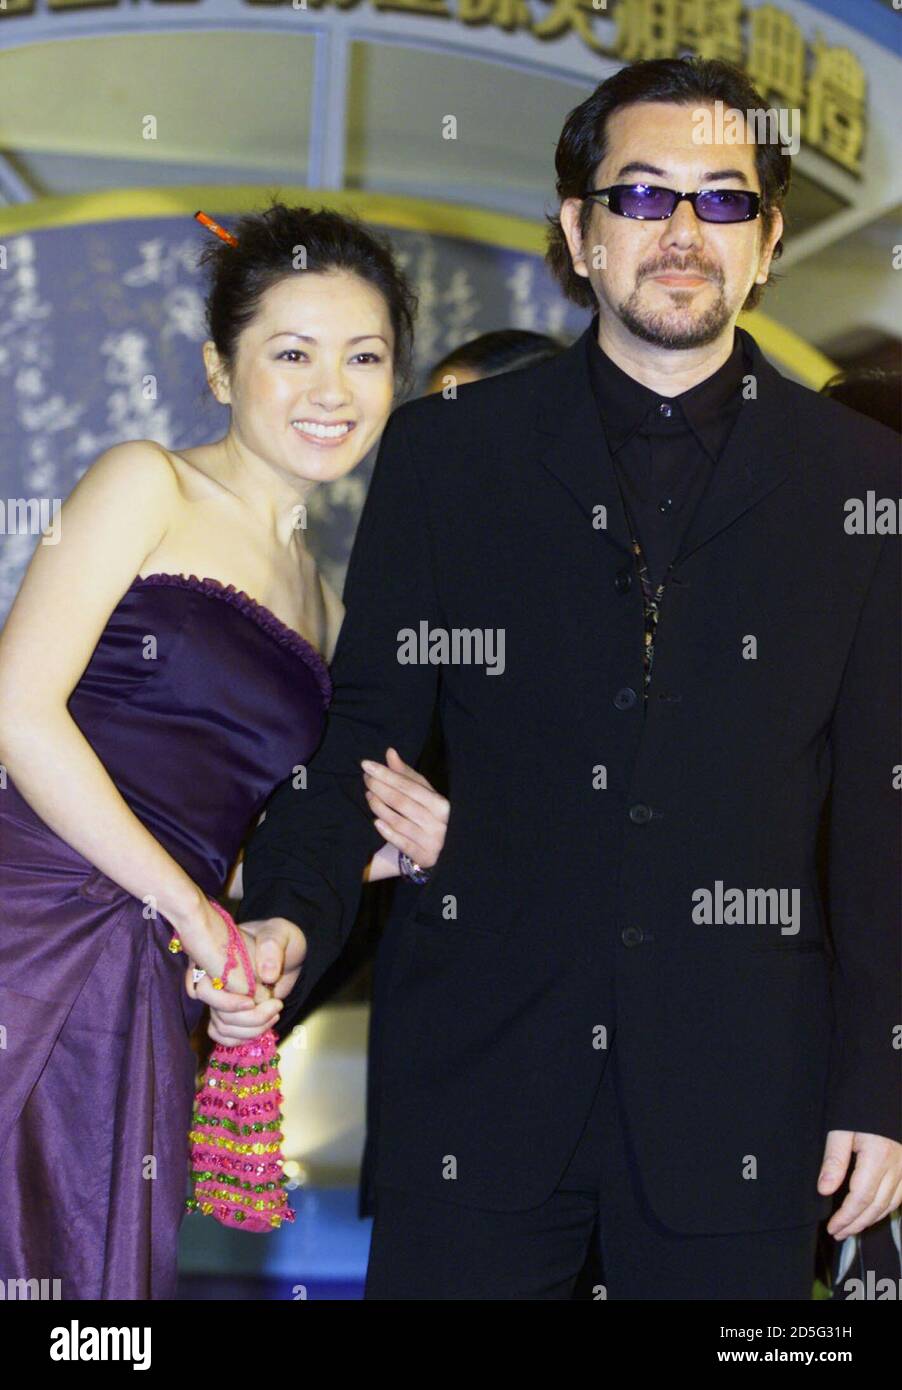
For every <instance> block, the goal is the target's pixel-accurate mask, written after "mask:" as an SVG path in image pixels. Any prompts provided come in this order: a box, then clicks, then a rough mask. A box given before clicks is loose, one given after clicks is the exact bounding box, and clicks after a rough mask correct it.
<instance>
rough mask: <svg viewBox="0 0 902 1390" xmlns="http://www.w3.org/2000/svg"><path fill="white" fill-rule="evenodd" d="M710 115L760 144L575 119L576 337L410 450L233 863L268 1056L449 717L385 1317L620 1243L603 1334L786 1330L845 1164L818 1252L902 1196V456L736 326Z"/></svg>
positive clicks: (686, 99) (403, 938) (462, 396)
mask: <svg viewBox="0 0 902 1390" xmlns="http://www.w3.org/2000/svg"><path fill="white" fill-rule="evenodd" d="M719 102H722V103H723V104H724V106H725V107H726V108H727V109H728V114H729V113H731V112H733V111H737V110H738V111H740V112H743V113H746V112H752V111H754V110H755V109H760V108H762V106H763V103H762V102H761V100H760V97H759V96H758V94H757V93H756V92H755V90H754V88H752V87H751V86H750V84H749V83H748V81H747V79H746V78H745V76H744V75H743V74H742V73H741V72H739V71H738V70H736V69H733V68H730V67H728V66H726V65H724V64H719V63H710V62H698V61H695V62H690V61H688V60H661V61H655V62H650V63H640V64H635V65H632V66H630V67H627V68H625V69H622V70H621V71H619V72H618V73H616V74H615V75H614V76H613V77H612V78H610V79H609V80H608V81H606V82H604V83H602V84H601V86H600V87H599V88H598V89H597V90H596V91H595V92H594V93H593V94H592V95H591V96H590V97H589V98H588V99H587V100H586V101H585V102H583V103H582V105H581V106H579V107H577V108H576V109H575V110H574V111H573V112H571V113H570V115H569V117H568V119H567V122H566V125H565V127H564V131H563V133H562V136H561V140H560V143H559V146H558V151H557V171H558V182H557V189H558V194H559V197H560V200H561V206H560V212H559V216H558V217H555V218H552V219H550V221H551V232H550V241H549V253H548V261H549V265H550V266H551V269H552V270H553V272H554V273H555V274H556V275H557V276H558V278H559V280H560V282H561V284H562V287H563V289H564V291H565V292H566V293H567V294H568V295H569V296H570V297H571V298H572V299H575V300H576V301H577V302H579V303H581V304H584V305H585V306H586V307H588V308H594V309H595V311H596V312H595V317H594V318H593V319H592V322H591V324H590V326H589V328H587V329H586V331H585V332H584V333H583V335H582V336H581V337H580V338H579V339H578V341H577V342H576V343H575V344H574V345H573V346H572V347H571V348H569V349H568V350H566V351H565V352H563V353H562V354H560V355H559V356H558V357H557V358H555V359H553V360H551V361H549V362H545V363H542V364H540V365H538V366H535V367H532V368H529V369H528V370H526V371H523V372H517V373H513V374H511V375H507V376H501V377H496V378H493V379H490V380H487V381H482V382H477V383H474V384H472V385H469V386H467V387H465V388H463V389H462V390H461V391H460V392H459V393H458V395H457V397H456V399H444V398H443V397H441V396H430V397H427V398H424V399H421V400H417V401H412V402H408V403H407V404H405V405H403V406H402V407H401V408H400V409H399V410H398V411H396V412H395V414H394V415H393V416H392V418H391V419H390V421H389V423H388V426H387V428H386V430H385V434H384V436H383V440H382V445H381V448H380V453H379V458H378V461H377V464H376V468H375V471H374V474H373V479H372V483H371V486H370V491H369V495H368V497H367V501H366V504H365V507H364V510H363V514H362V518H361V522H360V526H359V530H358V534H357V538H356V542H355V546H354V551H353V554H352V557H351V561H350V565H349V569H348V575H347V581H346V588H345V600H346V606H347V613H346V617H345V621H344V626H343V628H342V631H341V635H340V638H339V642H338V647H337V650H336V653H335V658H334V663H333V678H334V682H335V697H334V702H333V705H332V709H331V713H330V721H329V727H328V731H327V734H326V737H325V739H324V741H323V744H322V746H321V748H320V750H319V751H318V753H317V754H316V757H315V759H314V760H313V762H312V765H311V767H310V769H309V777H308V785H307V788H306V789H305V790H303V791H296V790H293V789H292V788H291V786H290V784H288V783H286V784H285V786H284V787H283V788H280V789H279V790H278V791H277V792H276V793H275V795H274V796H273V798H272V799H271V801H270V803H269V808H268V814H267V816H266V819H265V821H264V822H263V824H262V825H261V826H260V827H259V828H258V829H257V831H256V833H255V835H254V837H253V839H252V841H251V843H250V846H249V849H248V852H247V857H246V865H245V895H244V899H243V903H242V917H243V919H245V920H250V919H261V918H266V919H274V921H273V939H274V940H275V939H278V940H280V941H282V942H284V943H285V944H286V945H287V948H288V951H289V955H288V956H287V958H286V961H287V963H288V964H290V965H291V966H292V969H291V970H289V971H287V972H286V974H285V975H284V977H283V979H282V980H281V981H280V992H281V993H283V994H284V993H286V992H287V991H288V989H289V986H290V993H288V995H287V999H286V1007H285V1009H284V1013H283V1017H282V1020H281V1022H280V1026H279V1031H280V1033H282V1034H284V1033H285V1032H287V1031H288V1029H289V1028H290V1026H291V1020H292V1017H293V1016H294V1013H295V1012H296V1011H297V1008H298V1007H299V1006H300V1005H301V1004H302V1002H303V1000H304V999H305V997H306V996H307V994H308V993H309V991H310V989H311V988H312V987H313V985H314V984H315V983H316V981H317V979H318V978H319V977H320V976H321V974H322V972H323V970H324V969H325V968H326V967H327V966H328V965H329V963H330V962H331V961H332V960H334V959H335V957H336V955H337V954H338V953H339V951H340V950H341V948H342V943H343V940H344V938H345V935H346V933H347V931H348V929H349V927H350V924H351V923H352V921H353V918H354V913H355V910H356V907H357V904H358V900H359V895H360V880H361V870H362V867H363V865H364V864H365V863H366V861H367V860H368V858H369V857H370V856H371V854H372V853H373V851H374V849H375V848H376V847H377V846H378V844H379V842H380V837H379V835H378V832H377V831H376V830H375V829H374V827H373V824H372V816H371V812H370V809H369V807H368V804H367V800H366V797H365V793H364V784H363V779H362V777H361V767H360V764H361V760H365V759H376V760H381V759H382V758H383V756H384V753H385V749H386V748H387V746H388V745H389V744H393V745H394V746H395V747H397V749H398V751H399V752H400V753H401V755H402V757H403V758H404V759H405V760H406V761H407V762H409V763H411V764H415V763H416V761H417V758H418V756H419V753H420V750H421V748H422V745H423V742H424V740H425V737H426V734H427V731H428V729H429V726H430V721H431V718H432V714H433V709H434V708H435V707H436V702H437V708H438V712H439V717H440V720H441V726H442V731H443V736H444V743H445V750H446V757H447V766H448V777H449V788H448V795H449V797H450V802H451V813H450V819H449V823H448V831H447V838H446V841H445V845H444V848H443V850H442V854H441V856H440V858H439V860H438V862H437V864H436V865H435V867H434V869H433V871H432V875H431V878H430V880H429V882H428V883H427V884H426V885H425V886H424V887H423V888H422V889H421V895H420V896H419V898H418V899H417V900H416V902H415V905H413V906H412V907H411V911H410V912H409V914H408V915H407V916H406V917H405V918H403V919H402V920H394V921H393V922H392V924H391V933H390V935H391V940H390V941H387V942H386V943H385V947H384V949H385V950H386V951H387V957H386V959H387V960H389V962H390V968H389V969H388V970H386V971H385V972H383V979H382V986H381V994H380V997H379V999H378V1000H377V1007H378V1008H379V1009H380V1011H381V1032H382V1049H381V1095H380V1115H379V1147H378V1157H377V1169H376V1182H377V1203H376V1217H375V1223H374V1230H373V1242H372V1249H371V1255H370V1266H369V1271H368V1281H367V1295H366V1296H367V1297H368V1298H377V1299H390V1298H402V1299H403V1298H421V1299H422V1298H439V1299H458V1298H470V1299H509V1298H513V1299H521V1298H522V1299H532V1298H540V1299H545V1298H550V1299H563V1298H567V1297H569V1296H570V1293H571V1290H572V1288H573V1284H574V1281H575V1279H576V1275H577V1272H578V1270H579V1268H580V1266H581V1265H582V1262H583V1258H584V1256H585V1253H586V1248H587V1244H588V1242H589V1240H590V1236H591V1232H592V1229H593V1227H594V1226H595V1225H596V1223H597V1226H598V1230H599V1235H600V1254H601V1261H602V1266H603V1280H604V1286H605V1287H604V1289H603V1290H599V1295H602V1294H603V1295H606V1296H607V1297H610V1298H615V1299H630V1298H632V1299H661V1298H667V1299H671V1298H672V1299H687V1298H688V1299H753V1298H772V1299H794V1298H801V1299H804V1298H808V1297H810V1293H811V1281H812V1269H813V1253H814V1244H815V1235H816V1229H817V1223H818V1220H819V1218H820V1217H821V1216H822V1215H826V1214H827V1212H828V1211H829V1209H830V1205H831V1194H832V1193H833V1192H835V1191H836V1190H837V1188H838V1187H839V1186H840V1184H841V1183H842V1181H843V1177H844V1175H845V1173H846V1171H847V1169H848V1168H849V1167H850V1165H851V1167H852V1181H851V1187H850V1192H849V1195H848V1196H847V1198H846V1199H845V1201H844V1202H843V1204H842V1207H841V1209H840V1210H839V1211H838V1212H837V1213H835V1214H834V1217H833V1220H832V1222H831V1227H830V1229H831V1232H832V1234H834V1235H836V1236H844V1235H846V1234H849V1233H853V1232H855V1231H857V1230H861V1229H864V1228H865V1227H866V1226H868V1225H870V1224H872V1223H873V1222H875V1221H877V1220H879V1219H880V1218H881V1217H882V1216H884V1215H885V1214H886V1212H887V1211H889V1210H890V1209H891V1208H892V1207H893V1206H894V1205H896V1204H898V1202H899V1200H900V1197H902V1127H900V1080H899V1056H900V1053H899V1050H898V1033H899V1028H900V1020H902V1000H900V988H902V985H900V922H902V912H900V906H902V904H900V882H902V879H900V838H902V836H900V828H902V821H900V801H902V796H900V787H899V783H900V763H902V754H900V748H899V740H900V728H902V712H900V691H902V652H900V643H899V633H900V627H902V622H900V600H902V558H900V542H899V526H898V520H899V514H898V508H899V506H900V503H899V492H900V488H899V470H898V447H897V442H896V439H895V436H893V435H892V434H891V433H890V432H889V431H888V430H885V429H883V428H882V427H881V426H879V425H876V424H874V423H872V422H870V421H868V420H865V419H863V418H861V417H859V416H857V415H855V414H853V413H852V412H851V411H849V410H847V409H845V408H844V407H842V406H840V405H838V404H836V403H834V402H832V401H829V400H825V399H823V398H821V397H819V396H817V395H816V394H815V393H813V392H812V391H809V390H807V389H805V388H803V387H801V386H799V385H797V384H795V383H793V382H792V381H790V380H788V379H786V378H784V377H783V376H782V375H781V374H780V373H779V372H778V371H776V369H775V368H774V367H773V366H772V365H771V364H770V363H769V362H768V361H767V360H766V359H765V357H764V356H763V354H762V353H761V350H760V348H759V347H758V344H757V343H756V342H755V340H754V338H752V337H751V335H750V334H748V333H747V332H744V331H742V330H738V329H737V328H736V319H737V316H738V314H739V312H740V310H741V309H742V308H743V307H753V306H754V304H755V303H756V302H757V300H758V298H759V297H760V294H761V291H762V287H763V285H764V284H765V283H766V282H767V280H768V275H769V269H770V265H771V261H772V259H773V258H774V256H775V255H777V254H779V246H780V237H781V234H782V229H783V219H782V215H781V212H780V208H781V205H782V203H783V200H784V197H785V194H786V191H787V188H788V185H789V176H790V161H789V156H788V154H786V153H784V151H783V149H782V148H781V147H780V145H779V144H768V143H766V142H760V143H741V144H740V143H735V142H734V141H733V140H730V139H727V140H726V141H725V140H724V135H723V129H720V131H719V132H718V127H717V124H716V120H715V119H714V118H715V117H716V114H717V112H718V109H722V108H718V106H717V103H719ZM700 118H705V119H706V120H707V124H705V122H704V121H703V120H701V119H700ZM708 118H710V119H708ZM748 120H749V125H748V127H747V129H748V130H749V131H750V132H751V129H752V127H751V120H752V117H751V115H750V116H749V117H748ZM668 190H671V191H668ZM828 786H829V787H832V810H831V825H830V879H829V902H828V903H827V904H825V903H824V902H823V901H822V897H821V894H820V892H819V889H818V884H817V874H816V868H815V844H816V838H817V830H818V822H819V816H820V812H821V808H822V806H823V803H824V798H825V794H826V792H827V789H828ZM828 927H829V934H828ZM301 940H302V941H303V946H304V947H305V949H306V956H305V958H304V962H303V966H302V967H301V969H300V974H298V971H297V968H296V967H297V962H298V960H299V957H300V949H299V945H298V943H299V942H300V941H301Z"/></svg>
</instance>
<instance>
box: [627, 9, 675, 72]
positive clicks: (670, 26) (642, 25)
mask: <svg viewBox="0 0 902 1390" xmlns="http://www.w3.org/2000/svg"><path fill="white" fill-rule="evenodd" d="M615 18H616V20H617V56H618V58H623V59H624V61H625V62H627V63H633V62H636V61H637V59H640V58H671V57H673V56H674V55H675V53H676V51H677V48H678V40H679V18H680V15H679V0H621V3H620V5H619V6H618V9H617V13H616V15H615Z"/></svg>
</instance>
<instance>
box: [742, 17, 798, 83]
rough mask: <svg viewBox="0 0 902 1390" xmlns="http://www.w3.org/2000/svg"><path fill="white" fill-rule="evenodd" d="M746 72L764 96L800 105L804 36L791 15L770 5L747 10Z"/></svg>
mask: <svg viewBox="0 0 902 1390" xmlns="http://www.w3.org/2000/svg"><path fill="white" fill-rule="evenodd" d="M746 66H747V70H748V75H749V77H750V78H751V79H752V81H753V82H754V84H755V86H756V87H757V88H758V90H759V92H760V93H761V95H762V97H764V98H765V99H767V98H769V97H770V96H772V95H773V96H776V97H777V99H778V101H780V102H781V103H782V104H783V105H785V106H794V107H801V106H802V103H803V101H804V98H805V39H804V37H803V35H802V31H801V29H800V28H799V26H798V24H796V22H795V20H794V19H793V18H792V16H791V15H788V14H783V12H782V11H781V10H778V9H776V7H775V6H774V5H761V6H760V7H759V8H758V9H757V10H752V12H751V49H750V52H749V60H748V63H747V65H746Z"/></svg>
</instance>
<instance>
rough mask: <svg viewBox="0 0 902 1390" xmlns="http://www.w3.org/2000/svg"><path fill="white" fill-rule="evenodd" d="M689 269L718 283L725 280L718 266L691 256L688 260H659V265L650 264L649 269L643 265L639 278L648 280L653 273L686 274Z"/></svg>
mask: <svg viewBox="0 0 902 1390" xmlns="http://www.w3.org/2000/svg"><path fill="white" fill-rule="evenodd" d="M687 271H695V273H696V274H697V275H704V276H707V278H708V279H709V280H713V281H714V282H715V283H716V284H721V283H722V282H723V272H722V271H721V270H720V269H719V268H718V267H717V266H707V265H703V264H702V262H701V261H699V260H696V259H695V258H690V259H689V260H687V261H675V260H669V261H659V262H658V264H657V265H653V266H649V267H648V268H647V269H646V268H645V267H644V266H642V267H640V269H639V277H638V278H639V279H640V280H646V279H648V277H649V276H651V275H667V274H668V273H670V272H675V273H677V274H679V273H681V272H682V273H683V274H685V273H686V272H687Z"/></svg>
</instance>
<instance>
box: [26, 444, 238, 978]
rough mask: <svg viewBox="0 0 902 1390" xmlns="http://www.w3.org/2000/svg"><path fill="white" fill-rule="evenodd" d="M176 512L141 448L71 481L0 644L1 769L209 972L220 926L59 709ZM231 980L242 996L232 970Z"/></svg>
mask: <svg viewBox="0 0 902 1390" xmlns="http://www.w3.org/2000/svg"><path fill="white" fill-rule="evenodd" d="M177 502H178V479H177V477H176V474H175V472H174V470H173V468H172V465H171V463H170V462H169V460H168V459H167V458H166V456H165V454H164V453H163V452H162V451H161V450H160V449H157V448H156V447H155V446H153V445H151V444H149V443H146V442H144V441H140V440H137V441H131V442H129V443H126V444H119V445H116V446H115V447H114V448H112V449H109V450H107V452H106V453H104V454H102V455H101V456H100V458H99V459H98V460H97V461H96V463H95V464H93V466H92V467H91V468H89V469H88V471H87V472H86V473H85V474H84V476H83V477H82V478H81V479H80V480H79V482H78V483H77V485H76V486H75V488H74V489H73V491H72V493H71V495H70V496H69V498H68V499H67V500H66V502H65V504H64V506H63V508H62V510H61V513H60V528H61V529H60V540H59V543H58V544H53V545H45V544H43V543H41V542H40V541H39V542H38V545H37V546H36V548H35V552H34V555H33V556H32V559H31V562H30V564H29V567H28V570H27V572H26V574H25V577H24V579H23V581H22V585H21V588H20V590H19V593H18V595H17V597H16V600H15V602H14V604H13V606H12V609H11V611H10V614H9V617H8V619H7V622H6V625H5V627H4V629H3V632H2V633H0V759H2V761H3V763H4V764H5V765H6V767H7V768H8V770H9V773H10V775H11V776H12V778H13V780H14V782H15V784H16V787H17V788H18V790H19V791H20V792H21V794H22V795H23V796H24V798H25V800H26V801H27V802H28V803H29V804H30V805H31V806H32V807H33V809H34V810H35V811H36V812H37V814H38V815H39V816H40V817H41V819H42V820H43V821H44V822H45V823H46V824H47V825H49V826H50V828H51V829H52V830H54V831H56V833H57V834H58V835H59V836H61V837H62V839H64V840H65V841H66V842H67V843H68V844H70V845H71V846H72V847H73V849H75V850H77V851H78V853H79V854H82V855H84V857H85V858H86V859H87V860H89V861H90V862H91V863H92V864H93V865H95V866H96V867H97V868H98V869H100V871H101V872H102V873H104V874H106V875H107V876H108V877H109V878H111V879H113V880H114V882H116V883H118V884H119V885H120V886H121V887H122V888H124V889H125V890H126V892H128V893H131V894H133V895H134V896H135V897H136V898H139V899H141V900H145V899H148V898H149V899H150V901H151V902H152V904H153V906H154V907H155V908H156V910H157V911H158V912H159V913H160V914H161V915H162V916H163V917H164V918H166V919H167V921H169V922H170V923H171V924H172V925H173V927H174V928H175V929H176V930H177V931H178V932H179V935H180V936H181V937H182V940H183V943H184V945H185V948H186V950H188V951H189V953H190V954H191V955H192V956H193V957H194V958H195V959H196V960H197V961H198V963H199V964H200V965H201V966H203V967H204V968H205V969H207V970H210V971H216V970H218V969H219V968H220V967H221V964H222V959H223V951H222V950H220V949H219V944H223V946H224V943H225V940H226V936H227V933H226V928H225V923H223V922H222V919H221V918H219V914H218V913H216V912H215V910H214V909H213V908H212V907H211V906H210V904H209V903H208V901H207V899H206V895H205V894H204V892H203V890H202V889H201V888H200V887H199V886H198V885H197V884H195V883H194V882H193V881H192V879H191V878H190V877H189V875H188V874H187V873H185V871H184V869H182V867H181V866H180V865H179V864H178V863H177V862H176V861H175V860H174V859H173V858H172V856H171V855H170V854H169V853H167V851H166V850H165V849H164V848H163V846H162V845H161V844H159V843H158V841H157V840H156V839H154V837H153V835H152V834H151V833H150V831H149V830H147V829H146V827H145V826H144V825H143V824H142V823H141V821H140V820H139V819H138V817H137V816H136V815H135V814H134V812H133V811H132V810H131V808H130V807H129V806H128V804H127V803H126V801H125V800H124V798H123V797H122V795H121V794H120V792H119V790H118V788H117V787H116V785H115V783H114V782H113V781H112V779H111V777H110V776H109V774H108V772H107V771H106V769H105V767H104V766H103V764H102V762H101V761H100V759H99V758H98V757H97V755H96V753H95V752H94V750H93V748H92V747H91V745H90V744H89V742H88V741H87V739H86V738H85V737H84V735H83V734H82V732H81V730H80V729H79V727H78V725H77V724H76V723H75V721H74V719H73V718H72V716H71V715H70V713H69V710H68V707H67V706H68V700H69V697H70V695H71V694H72V691H73V690H74V688H75V686H76V684H77V683H78V680H79V679H80V677H81V675H82V673H83V672H84V669H85V667H86V666H87V664H88V662H89V660H90V658H91V655H92V653H93V651H94V648H95V647H96V645H97V642H98V640H99V638H100V636H101V634H102V632H103V629H104V627H105V626H106V623H107V621H108V620H109V617H110V614H111V612H112V611H113V609H114V608H115V606H116V604H117V603H118V602H119V601H120V599H121V597H122V595H123V594H124V593H125V591H126V590H127V588H128V586H129V584H130V583H131V582H132V580H133V579H134V577H135V575H136V574H137V572H138V571H139V570H140V568H141V566H142V564H143V563H144V561H145V559H146V558H147V556H148V555H149V554H150V553H151V552H152V551H153V550H155V549H156V547H157V546H158V544H159V542H160V540H161V539H162V537H163V536H164V535H165V533H166V530H167V527H168V524H169V519H170V517H171V516H172V515H173V513H174V510H175V507H176V505H177ZM148 775H150V769H148ZM214 919H215V920H214ZM231 980H232V989H233V990H235V991H237V992H241V993H243V992H244V974H243V971H242V970H241V968H240V964H239V967H238V969H237V970H236V971H235V974H234V975H233V976H232V977H231Z"/></svg>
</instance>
